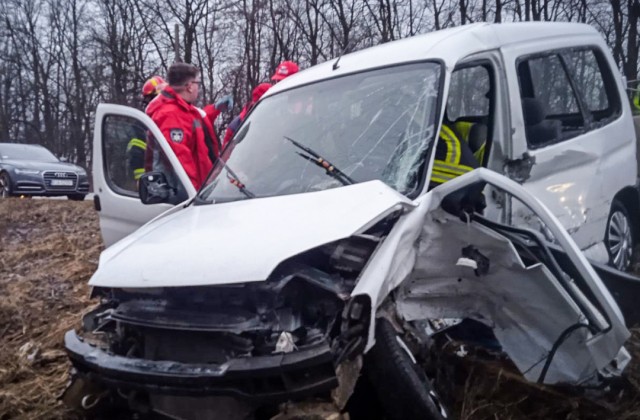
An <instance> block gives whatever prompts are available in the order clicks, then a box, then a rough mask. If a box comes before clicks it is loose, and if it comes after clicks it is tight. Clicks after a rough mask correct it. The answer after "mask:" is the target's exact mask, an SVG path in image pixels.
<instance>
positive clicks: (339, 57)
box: [333, 42, 349, 70]
mask: <svg viewBox="0 0 640 420" xmlns="http://www.w3.org/2000/svg"><path fill="white" fill-rule="evenodd" d="M347 48H349V43H348V42H347V45H345V46H344V48H343V50H342V53H341V54H340V55H339V56H338V59H337V60H336V62H335V63H333V69H334V70H338V63H339V62H340V59H341V58H342V56H343V55H344V54H345V53H346V52H347Z"/></svg>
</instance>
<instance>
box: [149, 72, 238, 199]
mask: <svg viewBox="0 0 640 420" xmlns="http://www.w3.org/2000/svg"><path fill="white" fill-rule="evenodd" d="M199 73H200V72H199V70H198V68H197V67H195V66H193V65H191V64H187V63H173V64H172V65H171V66H170V67H169V71H168V75H167V76H168V77H167V78H168V82H169V86H167V87H166V88H164V90H163V91H162V92H161V93H160V95H159V96H158V98H157V99H155V100H154V101H152V102H151V103H150V104H149V106H148V108H147V115H149V116H150V117H151V119H152V120H153V122H155V123H156V125H157V126H158V128H159V129H160V131H162V134H163V135H164V136H165V138H166V139H167V142H168V143H169V145H170V146H171V148H172V149H173V151H174V153H175V154H176V156H177V157H178V160H180V163H181V164H182V166H183V167H184V170H185V172H186V173H187V175H188V176H189V179H190V180H191V182H192V183H193V186H194V187H195V188H196V189H198V188H200V186H201V185H202V183H203V182H204V180H205V177H206V176H207V174H208V173H209V170H211V167H212V166H213V163H214V162H215V161H216V159H217V158H218V156H220V151H221V149H222V145H221V144H220V140H219V139H218V137H217V136H216V134H215V131H214V130H213V122H214V121H215V119H216V117H217V116H218V115H219V114H220V112H221V111H227V110H228V109H230V107H231V106H232V104H233V100H232V99H231V98H230V97H225V98H223V99H222V100H221V101H219V102H217V103H216V104H215V106H214V105H208V106H206V107H205V108H204V115H203V114H202V113H201V111H200V110H199V109H198V108H196V107H195V106H194V105H193V103H194V102H195V101H196V99H197V98H198V91H199V84H200V80H199Z"/></svg>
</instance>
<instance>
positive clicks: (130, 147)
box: [127, 138, 147, 179]
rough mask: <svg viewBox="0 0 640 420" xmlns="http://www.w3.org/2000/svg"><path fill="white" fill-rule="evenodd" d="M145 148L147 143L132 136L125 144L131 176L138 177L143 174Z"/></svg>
mask: <svg viewBox="0 0 640 420" xmlns="http://www.w3.org/2000/svg"><path fill="white" fill-rule="evenodd" d="M146 150H147V143H145V142H144V141H142V140H140V139H138V138H133V139H131V141H129V144H127V156H128V161H129V169H130V170H132V171H133V177H134V178H135V179H140V177H141V176H142V175H143V174H144V153H145V151H146Z"/></svg>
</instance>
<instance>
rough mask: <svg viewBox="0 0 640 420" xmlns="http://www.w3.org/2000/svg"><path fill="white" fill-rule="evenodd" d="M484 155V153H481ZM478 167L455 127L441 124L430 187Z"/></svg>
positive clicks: (450, 124) (447, 123)
mask: <svg viewBox="0 0 640 420" xmlns="http://www.w3.org/2000/svg"><path fill="white" fill-rule="evenodd" d="M483 153H484V152H483ZM478 166H479V164H478V161H477V160H476V157H475V156H474V155H473V153H472V152H471V148H470V147H469V145H468V144H467V142H466V141H464V140H463V138H462V135H461V134H460V133H459V132H457V130H456V129H455V125H454V124H452V123H450V122H443V123H442V129H441V130H440V139H439V140H438V144H437V146H436V156H435V161H434V163H433V172H432V174H431V187H432V188H434V187H436V186H437V185H440V184H443V183H445V182H447V181H450V180H452V179H454V178H456V177H458V176H460V175H464V174H466V173H467V172H471V171H472V170H474V169H476V168H477V167H478Z"/></svg>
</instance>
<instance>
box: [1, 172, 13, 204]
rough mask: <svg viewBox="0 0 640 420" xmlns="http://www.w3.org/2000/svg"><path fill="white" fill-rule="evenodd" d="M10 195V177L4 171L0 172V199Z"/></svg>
mask: <svg viewBox="0 0 640 420" xmlns="http://www.w3.org/2000/svg"><path fill="white" fill-rule="evenodd" d="M8 197H11V178H10V177H9V174H8V173H6V172H2V173H0V199H2V198H8Z"/></svg>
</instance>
